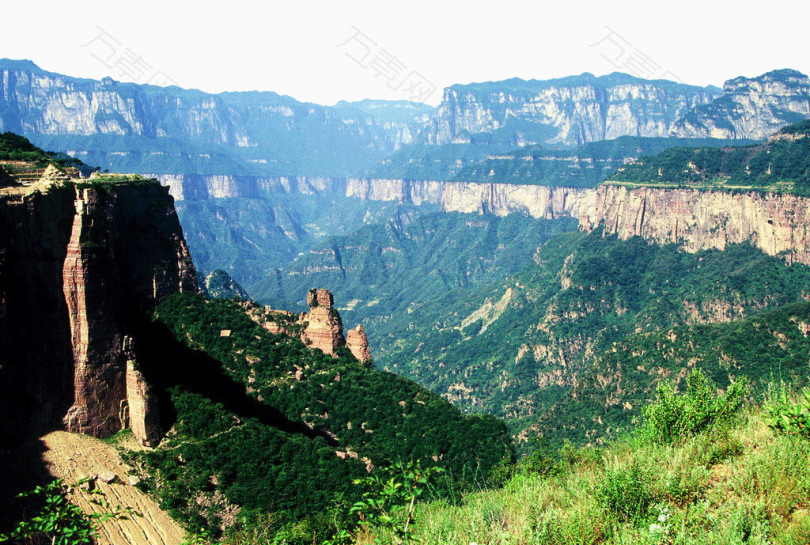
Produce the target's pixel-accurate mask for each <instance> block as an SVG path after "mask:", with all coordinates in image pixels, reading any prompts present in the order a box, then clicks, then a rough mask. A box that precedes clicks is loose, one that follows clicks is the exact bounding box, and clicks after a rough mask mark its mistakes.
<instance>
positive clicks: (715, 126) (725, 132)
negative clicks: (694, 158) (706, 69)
mask: <svg viewBox="0 0 810 545" xmlns="http://www.w3.org/2000/svg"><path fill="white" fill-rule="evenodd" d="M807 117H810V79H808V77H807V76H805V75H804V74H802V73H800V72H796V71H795V70H775V71H773V72H768V73H767V74H763V75H761V76H759V77H756V78H744V77H739V78H734V79H732V80H729V81H727V82H726V83H725V84H724V85H723V95H722V96H721V97H719V98H717V99H716V100H714V101H712V102H711V103H709V104H705V105H701V106H697V107H696V108H694V109H693V110H692V111H690V112H688V113H687V114H686V115H685V116H684V117H683V119H680V120H679V121H678V122H677V123H676V124H675V125H674V126H673V127H672V131H671V135H672V136H687V137H692V138H695V137H697V138H709V137H711V138H750V139H756V140H758V139H761V138H765V137H767V136H768V135H770V134H771V133H773V132H774V131H776V130H777V129H779V128H780V127H783V126H785V125H787V124H789V123H795V122H797V121H799V120H801V119H805V118H807Z"/></svg>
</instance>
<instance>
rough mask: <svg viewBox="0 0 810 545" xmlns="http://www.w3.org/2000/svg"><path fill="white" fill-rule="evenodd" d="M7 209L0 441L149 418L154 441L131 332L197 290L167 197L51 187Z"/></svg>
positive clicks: (3, 201)
mask: <svg viewBox="0 0 810 545" xmlns="http://www.w3.org/2000/svg"><path fill="white" fill-rule="evenodd" d="M0 209H2V214H0V307H2V311H0V321H2V322H4V323H2V324H0V326H2V327H0V348H2V353H1V354H0V415H2V417H0V441H3V442H10V441H13V440H15V439H19V438H20V437H23V436H25V435H27V434H28V433H32V432H38V431H44V430H46V429H49V428H53V427H64V428H65V429H67V430H69V431H79V432H83V433H87V434H91V435H95V436H99V437H104V436H107V435H109V434H111V433H114V432H116V431H118V430H120V429H121V428H122V425H124V424H126V423H127V422H128V423H130V424H131V425H132V427H133V429H136V428H137V427H138V425H136V422H141V423H142V424H143V425H142V426H141V427H142V429H143V430H144V432H143V434H142V436H141V437H139V439H140V440H141V441H142V442H145V443H150V442H152V441H153V439H154V434H153V432H152V431H150V428H151V427H152V426H153V424H154V422H155V418H154V413H153V411H152V409H151V408H149V407H150V406H153V405H150V400H149V396H148V395H147V392H146V389H145V388H140V387H137V386H134V384H135V383H137V382H138V380H137V379H136V377H134V376H132V372H130V373H129V374H130V376H129V377H128V376H127V374H128V373H127V365H128V362H132V365H133V371H134V368H135V366H136V363H135V362H137V354H138V347H137V346H133V345H132V342H131V340H130V339H129V337H130V336H131V335H130V333H129V332H130V330H131V329H132V328H133V327H134V326H135V324H136V323H137V322H138V321H139V320H146V319H149V317H150V316H151V312H152V311H153V310H154V307H155V305H156V304H157V302H159V301H160V300H162V299H163V298H165V297H166V296H168V295H170V294H172V293H175V292H177V291H187V290H191V291H194V290H196V289H197V283H196V273H195V272H194V267H193V265H192V263H191V258H190V256H189V253H188V249H187V247H186V245H185V242H184V239H183V234H182V230H181V229H180V225H179V222H178V220H177V216H176V214H175V212H174V207H173V205H172V200H171V198H170V197H169V196H168V194H167V191H166V189H165V188H163V187H161V186H160V185H159V184H157V183H154V182H147V181H137V182H122V183H93V184H86V183H84V182H81V181H80V180H74V181H71V182H70V183H62V182H53V181H51V182H46V181H42V182H39V183H37V184H34V185H31V186H23V187H19V188H6V189H3V190H0ZM130 384H133V387H132V388H130V387H129V386H130ZM138 390H141V391H142V392H141V394H139V396H140V397H141V398H142V399H140V400H138V399H133V400H131V401H130V400H129V399H128V391H130V392H136V391H138ZM136 397H137V396H136ZM139 407H143V409H142V410H141V409H140V408H139Z"/></svg>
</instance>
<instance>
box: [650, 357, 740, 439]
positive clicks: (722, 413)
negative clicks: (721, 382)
mask: <svg viewBox="0 0 810 545" xmlns="http://www.w3.org/2000/svg"><path fill="white" fill-rule="evenodd" d="M715 390H716V387H715V385H714V383H713V382H712V381H711V379H709V378H708V377H707V376H706V375H705V374H704V373H703V371H701V370H700V369H695V370H693V371H692V373H691V374H690V375H689V376H688V377H687V379H686V393H685V394H683V395H677V394H676V392H675V385H674V384H673V383H659V385H658V391H657V399H656V401H655V402H654V403H652V404H650V405H648V406H647V407H645V409H644V427H643V428H642V434H643V435H645V436H646V437H648V438H649V439H650V440H651V441H653V442H656V443H673V442H675V441H679V440H683V439H686V438H688V437H691V436H694V435H696V434H698V433H700V432H702V431H704V430H707V429H709V428H712V427H716V426H722V425H724V424H727V423H728V422H729V421H730V420H731V418H732V417H733V416H734V415H735V414H736V413H737V412H738V411H739V410H740V407H742V402H743V399H744V398H745V395H746V394H747V393H748V382H747V381H745V380H740V381H737V382H735V383H733V384H731V386H729V388H728V391H727V392H726V393H725V394H722V395H715Z"/></svg>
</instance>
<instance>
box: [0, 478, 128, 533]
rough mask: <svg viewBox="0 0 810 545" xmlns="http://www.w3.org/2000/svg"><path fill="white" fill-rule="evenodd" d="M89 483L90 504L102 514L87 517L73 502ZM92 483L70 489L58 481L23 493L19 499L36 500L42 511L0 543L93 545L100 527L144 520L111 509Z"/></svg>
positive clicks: (122, 511)
mask: <svg viewBox="0 0 810 545" xmlns="http://www.w3.org/2000/svg"><path fill="white" fill-rule="evenodd" d="M85 483H87V484H88V485H89V487H88V488H87V489H86V493H88V494H90V495H91V496H92V497H91V498H90V503H92V504H93V505H96V506H98V507H99V508H100V509H101V511H100V512H94V513H89V514H85V513H84V512H83V511H82V510H81V509H80V508H79V507H78V506H76V505H75V504H74V503H72V502H71V501H70V498H71V497H73V496H75V495H76V493H77V492H76V489H77V487H80V486H82V485H84V484H85ZM92 485H93V483H92V482H90V479H82V480H80V481H78V482H77V483H76V484H75V485H68V484H66V483H65V482H64V481H63V480H62V479H55V480H53V481H51V482H50V483H48V484H46V485H39V486H37V487H35V488H34V489H33V490H29V491H27V492H22V493H20V494H18V495H17V497H19V498H25V497H37V498H39V499H40V500H41V502H42V507H41V508H40V510H39V512H37V513H36V514H35V515H34V516H33V517H31V518H30V519H29V520H24V521H20V522H19V523H18V524H17V526H16V527H15V528H14V529H13V530H11V532H10V533H9V534H8V535H2V534H0V542H4V541H7V540H15V541H16V540H21V541H24V542H25V543H50V544H52V545H76V544H81V543H93V537H94V536H95V535H96V533H97V531H98V524H99V523H101V522H106V521H108V520H127V519H128V518H129V517H131V516H141V515H140V513H138V512H136V511H135V510H133V509H132V508H131V507H122V506H120V505H119V506H115V507H113V506H111V505H110V504H109V503H108V502H107V499H106V497H105V496H104V493H103V492H101V491H100V490H98V489H96V488H94V487H93V486H92Z"/></svg>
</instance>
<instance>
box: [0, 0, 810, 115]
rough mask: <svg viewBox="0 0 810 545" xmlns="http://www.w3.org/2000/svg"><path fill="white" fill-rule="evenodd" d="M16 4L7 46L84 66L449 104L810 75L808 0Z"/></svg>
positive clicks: (132, 74) (10, 10)
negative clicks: (462, 88)
mask: <svg viewBox="0 0 810 545" xmlns="http://www.w3.org/2000/svg"><path fill="white" fill-rule="evenodd" d="M9 4H10V3H4V5H3V23H4V25H3V27H4V28H3V32H2V33H0V45H2V51H0V57H8V58H12V59H22V58H27V59H30V60H32V61H34V62H35V63H37V64H38V65H39V66H41V67H42V68H44V69H46V70H50V71H53V72H60V73H64V74H68V75H72V76H82V77H90V78H101V77H104V76H110V77H113V78H114V79H118V80H122V81H137V82H139V83H146V82H149V81H151V82H154V83H170V82H175V83H176V84H177V85H180V86H181V87H191V88H198V89H203V90H205V91H210V92H219V91H246V90H267V91H275V92H277V93H281V94H287V95H290V96H293V97H295V98H296V99H298V100H303V101H310V102H317V103H321V104H334V103H335V102H336V101H338V100H341V99H345V100H359V99H362V98H385V99H392V100H396V99H422V100H423V101H426V102H429V103H432V104H436V103H438V102H439V100H440V99H441V90H442V88H444V87H446V86H448V85H452V84H453V83H469V82H475V81H494V80H500V79H506V78H511V77H519V78H523V79H532V78H535V79H547V78H553V77H561V76H566V75H571V74H579V73H582V72H592V73H594V74H606V73H609V72H613V71H617V70H618V71H623V72H628V73H632V74H635V75H638V76H640V77H647V78H657V77H665V78H667V79H676V78H677V79H680V80H682V81H684V82H685V83H693V84H699V85H707V84H715V85H722V83H723V81H724V80H726V79H729V78H732V77H736V76H739V75H744V76H756V75H759V74H761V73H764V72H767V71H769V70H773V69H777V68H794V69H796V70H799V71H802V72H804V73H808V72H810V57H808V55H807V46H806V35H807V32H806V21H807V16H808V15H810V7H808V6H807V5H806V4H805V3H804V2H800V1H797V0H793V1H790V2H787V1H783V0H771V1H769V2H767V3H761V4H758V8H757V9H756V10H751V9H746V8H745V7H743V6H744V4H743V3H741V2H712V1H710V0H702V1H693V0H678V1H675V2H666V3H656V2H654V1H652V0H647V1H644V2H630V1H601V2H599V1H594V2H575V1H569V2H567V3H566V4H565V5H563V2H553V4H556V5H554V6H551V4H552V2H544V1H533V2H529V1H510V0H499V1H497V2H496V1H492V2H475V1H466V2H455V1H453V2H442V1H440V0H432V1H424V0H411V1H408V2H397V3H394V2H386V1H385V0H376V1H345V2H337V1H334V0H332V1H301V2H284V3H282V2H275V1H265V2H245V1H241V0H220V1H217V2H205V1H196V2H188V1H170V0H163V1H161V2H157V1H154V0H141V1H138V2H111V1H109V0H106V1H103V2H101V1H99V2H95V1H90V2H82V1H80V0H76V1H72V2H38V1H36V0H28V1H27V2H14V3H13V4H12V5H9ZM658 6H663V7H658ZM433 88H435V91H433V92H431V90H432V89H433Z"/></svg>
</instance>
